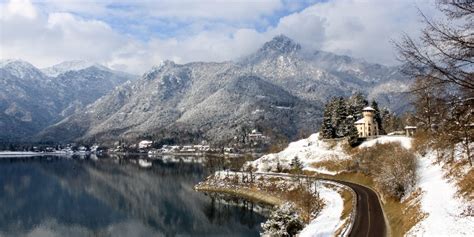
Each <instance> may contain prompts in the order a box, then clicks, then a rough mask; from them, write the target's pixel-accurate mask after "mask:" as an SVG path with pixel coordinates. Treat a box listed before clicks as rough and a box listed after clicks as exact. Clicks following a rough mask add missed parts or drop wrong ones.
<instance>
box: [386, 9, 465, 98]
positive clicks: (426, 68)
mask: <svg viewBox="0 0 474 237" xmlns="http://www.w3.org/2000/svg"><path fill="white" fill-rule="evenodd" d="M437 5H438V8H439V9H440V10H441V11H442V12H444V13H445V16H446V19H445V20H444V21H441V20H437V21H435V20H433V19H430V18H429V17H427V16H426V15H425V14H423V12H421V11H420V14H421V16H422V18H423V22H424V23H425V28H424V29H423V30H422V31H421V36H420V39H419V40H418V41H417V40H414V39H413V38H411V37H410V36H409V35H407V34H405V35H404V36H403V39H402V41H401V42H396V43H395V46H396V47H397V48H398V51H399V56H400V59H401V61H402V62H404V63H405V65H406V67H405V69H404V72H405V73H407V74H409V75H411V76H414V77H416V78H418V77H422V78H425V79H426V80H429V81H431V83H430V85H436V84H444V83H449V84H454V85H457V86H460V87H463V88H467V89H470V90H474V75H473V63H474V59H473V57H474V23H473V16H474V2H473V1H472V0H444V1H442V0H438V2H437Z"/></svg>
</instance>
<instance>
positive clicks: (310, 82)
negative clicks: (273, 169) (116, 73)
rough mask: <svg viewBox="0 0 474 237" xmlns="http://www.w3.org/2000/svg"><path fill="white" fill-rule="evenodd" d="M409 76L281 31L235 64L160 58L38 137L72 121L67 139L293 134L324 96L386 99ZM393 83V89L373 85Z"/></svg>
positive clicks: (312, 125) (311, 123)
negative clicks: (311, 46) (251, 131)
mask: <svg viewBox="0 0 474 237" xmlns="http://www.w3.org/2000/svg"><path fill="white" fill-rule="evenodd" d="M407 80H408V79H407V78H404V77H403V76H402V75H401V74H400V73H399V72H398V71H397V68H396V67H386V66H383V65H379V64H370V63H367V62H365V61H363V60H358V59H352V58H350V57H347V56H338V55H334V54H331V53H327V52H322V51H317V53H315V52H312V53H311V52H306V51H304V50H303V49H302V48H301V46H300V45H299V44H297V43H295V42H294V41H293V40H291V39H290V38H288V37H286V36H283V35H280V36H277V37H275V38H274V39H272V40H271V41H269V42H267V43H265V44H264V45H263V46H262V47H261V48H260V49H259V50H257V51H256V52H255V53H253V54H250V55H249V56H247V57H245V58H243V59H241V60H239V61H237V62H234V61H229V62H191V63H186V64H176V63H174V62H172V61H165V62H162V63H161V64H160V65H157V66H154V67H152V69H151V70H149V71H148V72H146V73H144V74H143V76H142V78H140V79H138V80H136V81H134V82H132V83H129V84H127V85H124V86H120V87H118V88H116V89H115V90H113V91H111V92H110V93H108V94H107V95H105V96H103V97H102V98H100V99H99V100H98V101H96V102H94V103H92V104H90V105H89V106H88V107H87V108H85V109H84V110H83V111H81V112H80V113H76V114H73V115H71V116H69V117H67V118H66V119H65V120H63V121H61V122H59V123H57V124H55V125H53V126H52V127H50V128H48V129H46V130H44V131H43V132H42V134H41V135H40V136H39V137H43V138H44V137H49V138H53V137H57V136H56V135H57V133H58V131H64V130H74V128H75V127H77V128H81V129H80V131H79V132H78V133H77V134H75V136H71V138H72V140H74V139H76V140H77V139H78V140H84V141H87V140H89V141H91V140H99V141H100V140H113V139H119V138H126V139H138V138H140V137H144V136H145V137H150V136H151V137H155V138H157V139H161V138H163V137H172V136H179V132H178V131H181V132H183V131H186V132H189V133H190V134H193V135H192V136H194V138H195V139H194V140H195V141H194V140H193V138H191V139H190V141H189V142H199V141H200V140H208V141H211V142H224V141H225V142H228V141H231V140H232V139H233V137H235V136H237V135H239V134H240V133H241V132H242V131H243V130H245V129H244V128H249V127H252V128H258V129H259V130H261V131H263V132H264V133H267V134H272V135H273V136H280V135H283V136H285V137H288V138H290V139H291V138H294V137H295V136H296V135H297V134H298V133H301V132H302V131H303V130H309V131H314V130H316V129H317V128H318V126H319V123H320V119H321V113H322V105H323V104H324V103H325V101H326V100H327V99H328V98H331V97H333V96H349V95H350V94H352V93H353V92H356V91H362V92H365V93H366V94H367V95H370V96H372V97H373V98H370V99H380V100H381V104H382V105H384V104H385V105H391V104H395V103H394V101H391V99H393V98H395V97H396V95H398V94H397V93H399V90H400V88H398V87H397V84H396V83H395V82H406V81H407ZM384 83H387V85H390V86H386V87H383V86H382V85H384ZM391 87H395V88H394V89H396V90H394V92H393V93H394V94H391V93H392V92H391V91H383V90H374V89H375V88H386V89H390V88H391ZM402 89H403V88H402ZM269 98H271V99H269ZM398 99H399V98H397V100H398ZM397 103H398V101H397ZM399 107H400V106H399ZM401 107H402V108H398V109H402V110H403V109H404V108H403V106H401ZM173 134H174V135H173ZM240 135H241V134H240ZM160 137H161V138H160ZM173 139H175V141H176V140H179V137H174V138H173Z"/></svg>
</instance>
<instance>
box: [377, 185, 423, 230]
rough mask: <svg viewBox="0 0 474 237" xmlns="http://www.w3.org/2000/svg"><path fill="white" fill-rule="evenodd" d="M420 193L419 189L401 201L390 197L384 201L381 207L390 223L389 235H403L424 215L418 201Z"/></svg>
mask: <svg viewBox="0 0 474 237" xmlns="http://www.w3.org/2000/svg"><path fill="white" fill-rule="evenodd" d="M420 195H421V191H419V190H417V191H416V192H414V193H412V194H411V195H410V197H409V198H407V199H406V200H404V201H403V202H399V201H397V200H395V199H392V198H388V199H387V200H386V201H385V203H384V205H383V209H384V212H385V214H386V216H387V219H388V222H389V225H390V229H391V236H393V237H399V236H400V237H401V236H404V235H405V234H406V232H407V231H409V230H410V229H411V228H412V227H413V226H415V225H416V223H418V222H419V221H421V220H422V219H423V218H424V217H425V214H423V213H422V211H421V204H420V203H419V198H420Z"/></svg>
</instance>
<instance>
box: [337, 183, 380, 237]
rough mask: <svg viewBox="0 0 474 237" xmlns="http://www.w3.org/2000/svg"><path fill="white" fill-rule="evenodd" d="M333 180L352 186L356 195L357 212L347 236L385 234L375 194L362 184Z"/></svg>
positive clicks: (364, 236) (357, 236)
mask: <svg viewBox="0 0 474 237" xmlns="http://www.w3.org/2000/svg"><path fill="white" fill-rule="evenodd" d="M334 181H335V182H338V183H340V184H344V185H346V186H348V187H350V188H352V189H353V190H354V192H355V193H356V195H357V207H356V208H357V212H356V216H355V220H354V226H353V227H352V231H351V233H350V234H349V236H354V237H362V236H363V237H368V236H376V237H384V236H387V229H386V224H385V218H384V215H383V211H382V207H381V206H380V202H379V199H378V196H377V194H376V193H375V192H374V191H373V190H371V189H369V188H366V187H364V186H362V185H358V184H355V183H350V182H344V181H336V180H334Z"/></svg>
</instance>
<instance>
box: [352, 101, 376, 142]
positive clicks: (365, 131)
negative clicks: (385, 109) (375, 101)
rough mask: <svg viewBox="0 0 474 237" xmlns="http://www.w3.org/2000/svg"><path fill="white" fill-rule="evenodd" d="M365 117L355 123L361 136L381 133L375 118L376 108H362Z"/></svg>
mask: <svg viewBox="0 0 474 237" xmlns="http://www.w3.org/2000/svg"><path fill="white" fill-rule="evenodd" d="M362 116H363V118H361V119H359V120H357V121H356V122H355V123H354V124H355V126H356V128H357V132H358V133H359V137H372V136H378V135H379V126H378V124H377V121H375V120H374V116H375V109H373V108H372V107H365V108H364V109H362Z"/></svg>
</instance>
